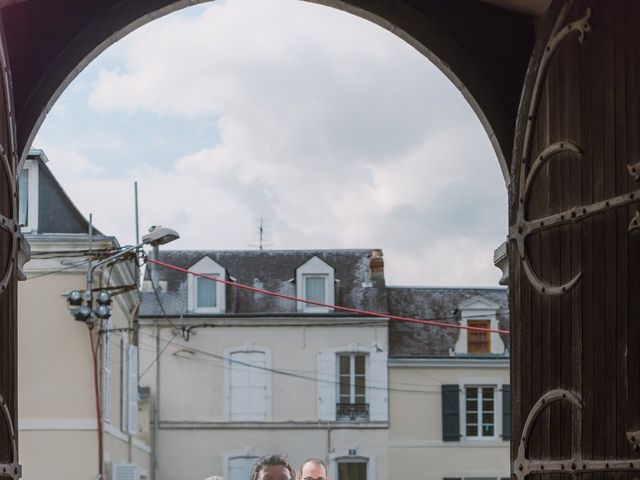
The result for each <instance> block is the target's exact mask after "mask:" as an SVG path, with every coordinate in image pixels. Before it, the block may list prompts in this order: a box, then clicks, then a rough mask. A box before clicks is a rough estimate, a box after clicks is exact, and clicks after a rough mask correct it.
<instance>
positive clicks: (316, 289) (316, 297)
mask: <svg viewBox="0 0 640 480" xmlns="http://www.w3.org/2000/svg"><path fill="white" fill-rule="evenodd" d="M303 278H304V295H303V298H304V299H305V300H311V301H312V302H320V303H325V302H326V300H327V276H326V275H304V276H303Z"/></svg>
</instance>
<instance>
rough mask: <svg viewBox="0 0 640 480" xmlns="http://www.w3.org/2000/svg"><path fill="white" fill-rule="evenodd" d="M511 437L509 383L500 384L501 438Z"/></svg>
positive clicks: (507, 438) (508, 438)
mask: <svg viewBox="0 0 640 480" xmlns="http://www.w3.org/2000/svg"><path fill="white" fill-rule="evenodd" d="M510 439H511V385H503V386H502V440H510Z"/></svg>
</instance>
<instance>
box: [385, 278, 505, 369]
mask: <svg viewBox="0 0 640 480" xmlns="http://www.w3.org/2000/svg"><path fill="white" fill-rule="evenodd" d="M387 292H388V299H389V313H391V314H392V315H400V316H404V317H412V318H420V319H425V320H437V321H441V322H444V323H453V324H459V323H460V322H459V318H460V315H459V313H458V312H457V311H456V310H457V308H458V305H459V304H460V303H461V302H463V301H464V300H467V299H470V298H473V297H476V296H480V297H483V298H486V299H488V300H490V301H492V302H494V303H496V304H498V305H500V308H499V309H498V312H497V318H498V324H499V327H500V328H501V329H505V330H508V329H509V306H508V302H507V290H506V289H505V288H444V287H387ZM454 312H455V313H454ZM458 333H459V331H458V330H457V329H448V328H441V327H430V326H426V325H421V324H416V323H407V322H397V321H392V322H390V323H389V355H390V356H391V357H395V358H438V357H449V358H450V356H451V355H450V351H453V348H454V346H455V343H456V340H457V339H458ZM501 338H502V341H503V342H504V343H505V347H506V348H507V349H508V348H509V335H501ZM478 356H479V355H473V357H474V358H478ZM484 356H490V355H484Z"/></svg>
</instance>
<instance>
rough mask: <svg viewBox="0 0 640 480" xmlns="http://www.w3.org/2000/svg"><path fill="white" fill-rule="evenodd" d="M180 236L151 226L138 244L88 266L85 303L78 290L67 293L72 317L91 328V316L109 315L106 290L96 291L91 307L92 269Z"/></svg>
mask: <svg viewBox="0 0 640 480" xmlns="http://www.w3.org/2000/svg"><path fill="white" fill-rule="evenodd" d="M178 238H180V235H179V234H178V232H176V231H175V230H173V229H171V228H167V227H162V226H157V227H151V229H150V230H149V233H148V234H146V235H145V236H144V237H142V242H141V243H139V244H138V245H132V246H129V247H125V248H123V249H122V250H120V251H119V252H118V253H116V254H114V255H111V256H110V257H108V258H105V259H104V260H101V261H99V262H98V263H96V264H94V265H92V266H90V267H89V270H87V290H86V292H85V294H84V299H85V304H84V305H83V304H82V299H83V295H82V292H80V291H78V290H72V291H71V292H69V293H68V294H67V304H68V305H69V307H70V309H71V314H72V315H73V318H75V319H76V320H78V321H81V322H85V323H87V325H88V326H89V327H90V328H91V327H93V317H94V316H96V317H98V318H100V319H107V318H109V317H110V316H111V294H110V293H109V292H106V291H104V290H103V291H101V292H100V293H98V295H97V297H96V300H97V302H98V306H97V307H96V308H95V309H94V308H93V273H94V271H95V270H96V269H97V268H99V267H102V266H104V265H106V264H109V263H114V262H116V261H117V260H119V259H122V258H124V257H126V256H128V255H130V254H132V253H134V252H135V253H136V254H138V253H139V252H140V250H141V249H142V247H143V246H145V245H151V246H152V247H156V246H158V245H165V244H167V243H169V242H172V241H174V240H177V239H178Z"/></svg>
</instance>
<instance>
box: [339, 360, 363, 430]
mask: <svg viewBox="0 0 640 480" xmlns="http://www.w3.org/2000/svg"><path fill="white" fill-rule="evenodd" d="M343 357H348V358H349V374H348V375H349V402H342V395H341V389H342V376H343V373H342V371H341V366H342V362H341V359H342V358H343ZM356 357H360V358H362V361H363V367H364V373H362V374H361V376H362V378H363V380H364V386H363V390H364V399H363V401H362V402H358V401H356V396H358V394H357V393H356V385H357V376H359V375H360V374H358V373H357V372H356ZM370 369H371V367H370V366H369V354H368V352H337V353H336V376H335V378H336V380H337V381H336V420H337V421H339V422H341V421H342V422H344V421H347V422H349V421H351V422H356V421H366V422H368V421H370V412H369V406H370V398H369V388H368V386H369V375H370ZM339 405H363V406H364V410H365V413H364V414H363V415H361V417H362V418H360V417H357V418H354V416H353V415H352V416H351V418H346V417H348V415H338V411H339Z"/></svg>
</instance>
